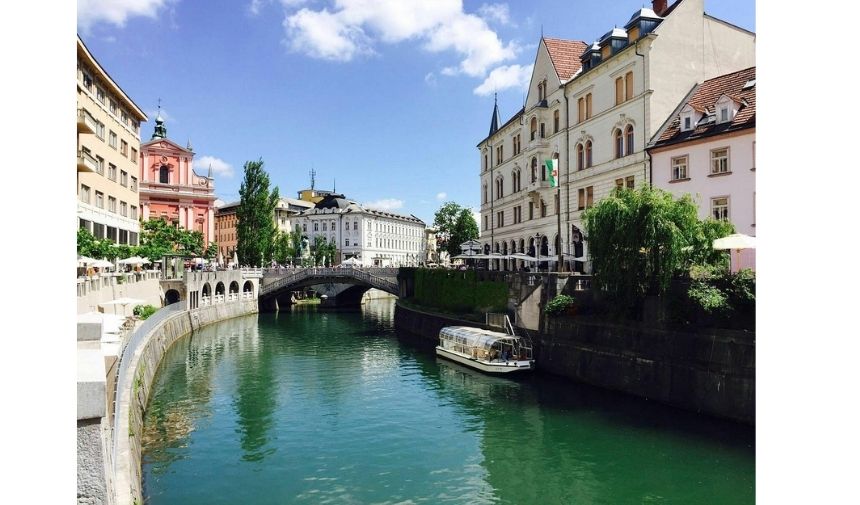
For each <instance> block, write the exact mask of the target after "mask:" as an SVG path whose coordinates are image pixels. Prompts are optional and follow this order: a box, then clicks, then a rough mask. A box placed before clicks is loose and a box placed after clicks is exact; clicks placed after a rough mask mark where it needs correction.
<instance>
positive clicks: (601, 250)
mask: <svg viewBox="0 0 860 505" xmlns="http://www.w3.org/2000/svg"><path fill="white" fill-rule="evenodd" d="M697 213H698V209H697V207H696V204H695V203H694V202H693V200H692V199H691V198H690V196H689V195H685V196H683V197H682V198H680V199H678V200H675V199H674V198H673V197H672V194H671V193H668V192H666V191H662V190H659V189H652V188H650V187H644V188H641V189H639V190H635V191H634V190H629V189H621V190H618V191H614V192H613V193H612V194H611V195H610V196H608V197H607V198H604V199H603V200H601V201H600V202H599V203H598V204H597V205H595V206H594V207H592V208H590V209H588V210H586V211H585V213H584V215H583V220H584V223H585V229H586V234H587V237H588V244H589V254H590V256H591V261H592V265H593V267H594V283H595V285H596V287H597V288H599V289H600V290H601V291H604V292H605V293H607V294H608V295H609V296H610V297H611V298H612V299H613V300H614V301H615V302H616V303H617V304H618V305H617V306H618V308H619V309H621V310H630V311H633V310H635V309H637V308H638V307H639V306H640V305H641V302H642V301H643V300H644V298H645V296H646V295H648V294H661V293H664V292H665V291H666V289H667V288H668V287H669V283H670V281H671V279H672V277H673V276H675V275H677V274H679V273H686V271H687V270H689V268H690V266H691V265H692V262H693V261H715V260H717V259H718V256H717V255H714V254H711V252H710V251H711V249H710V242H708V241H709V240H711V239H710V237H712V236H714V235H715V234H719V233H722V232H723V231H724V230H726V229H727V227H725V225H721V224H718V223H713V222H709V221H705V222H703V221H700V220H699V218H698V216H697Z"/></svg>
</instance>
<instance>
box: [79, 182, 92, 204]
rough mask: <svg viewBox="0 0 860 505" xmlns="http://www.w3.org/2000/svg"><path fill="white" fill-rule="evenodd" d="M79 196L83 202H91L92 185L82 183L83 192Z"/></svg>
mask: <svg viewBox="0 0 860 505" xmlns="http://www.w3.org/2000/svg"><path fill="white" fill-rule="evenodd" d="M79 196H80V198H81V201H82V202H84V203H90V187H89V186H87V185H86V184H81V193H80V195H79Z"/></svg>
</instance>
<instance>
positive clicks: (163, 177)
mask: <svg viewBox="0 0 860 505" xmlns="http://www.w3.org/2000/svg"><path fill="white" fill-rule="evenodd" d="M158 182H160V183H161V184H169V183H170V169H169V168H167V165H161V169H159V171H158Z"/></svg>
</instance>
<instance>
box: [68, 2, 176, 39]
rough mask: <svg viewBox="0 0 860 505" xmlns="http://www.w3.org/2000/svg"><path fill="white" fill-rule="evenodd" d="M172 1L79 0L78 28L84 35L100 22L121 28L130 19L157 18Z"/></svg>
mask: <svg viewBox="0 0 860 505" xmlns="http://www.w3.org/2000/svg"><path fill="white" fill-rule="evenodd" d="M171 1H172V0H78V27H80V29H81V31H83V32H84V33H88V32H89V30H90V28H91V27H92V26H93V25H95V24H96V23H99V22H106V23H110V24H113V25H116V26H118V27H120V28H122V27H124V26H125V23H126V21H127V20H128V18H130V17H134V16H143V17H148V18H153V19H154V18H155V17H156V16H157V14H158V11H159V9H161V8H162V7H164V6H165V5H167V4H168V3H170V2H171Z"/></svg>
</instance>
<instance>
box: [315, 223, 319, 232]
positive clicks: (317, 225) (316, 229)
mask: <svg viewBox="0 0 860 505" xmlns="http://www.w3.org/2000/svg"><path fill="white" fill-rule="evenodd" d="M314 231H320V223H319V221H314Z"/></svg>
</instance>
